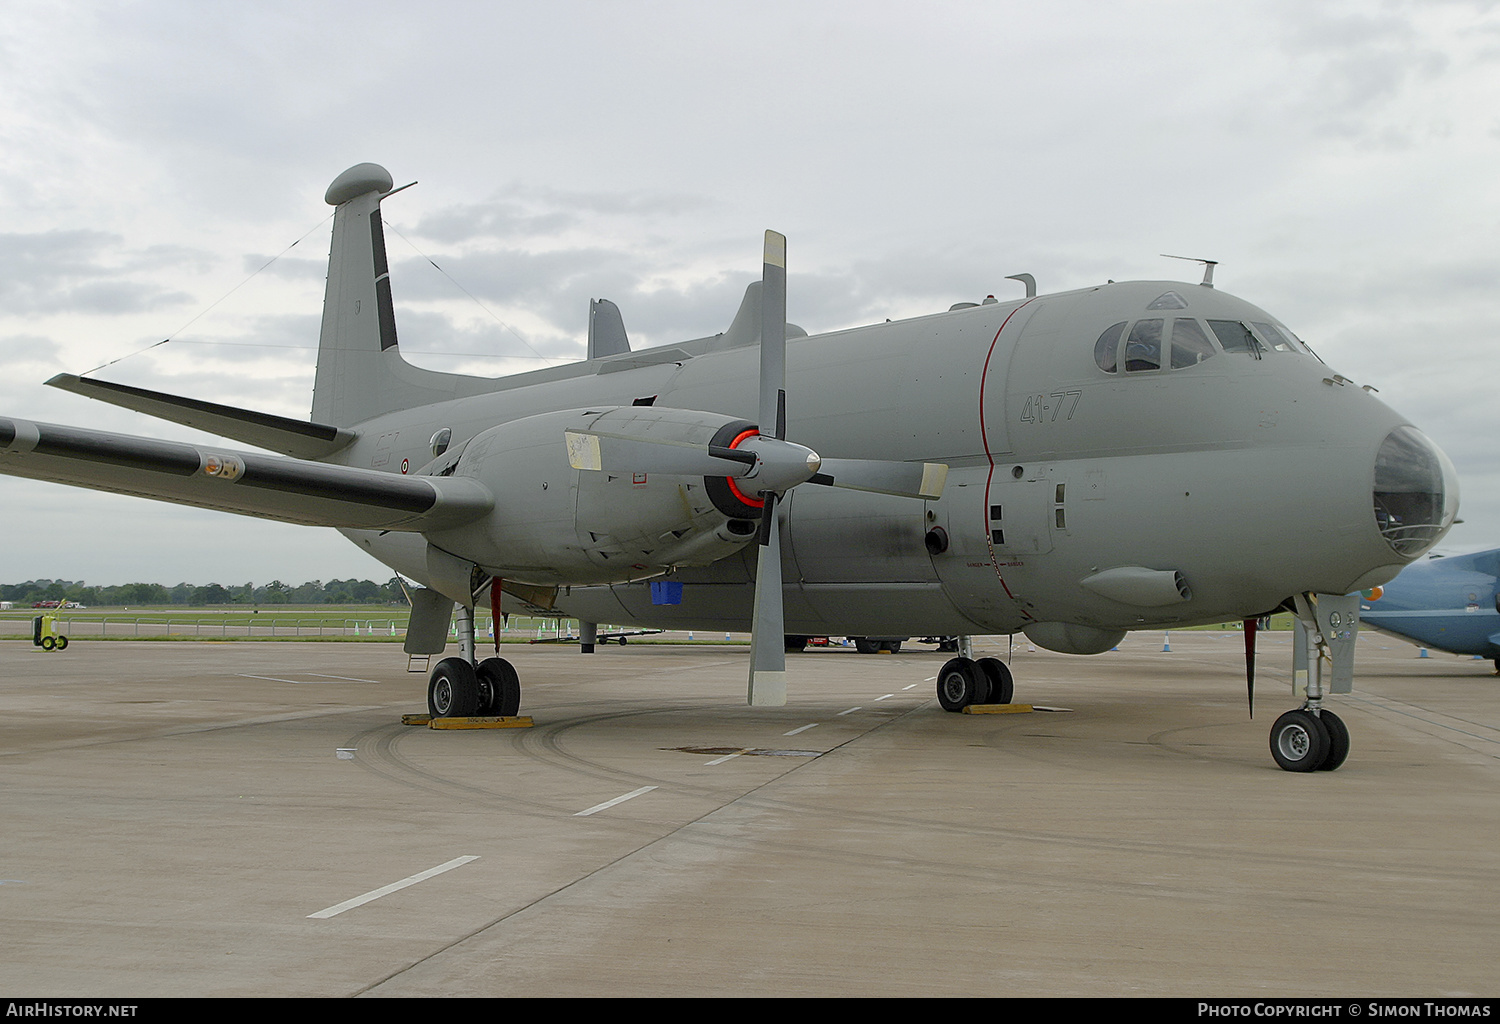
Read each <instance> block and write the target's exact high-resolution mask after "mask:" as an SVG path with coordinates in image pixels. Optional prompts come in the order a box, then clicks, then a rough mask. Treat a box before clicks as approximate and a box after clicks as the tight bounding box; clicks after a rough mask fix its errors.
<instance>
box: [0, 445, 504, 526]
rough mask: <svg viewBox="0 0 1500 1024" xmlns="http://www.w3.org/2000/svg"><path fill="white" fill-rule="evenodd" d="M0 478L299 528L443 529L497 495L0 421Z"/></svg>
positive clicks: (462, 482) (451, 481)
mask: <svg viewBox="0 0 1500 1024" xmlns="http://www.w3.org/2000/svg"><path fill="white" fill-rule="evenodd" d="M0 473H6V474H9V475H11V476H24V477H31V478H33V479H37V480H50V481H53V482H55V483H64V484H73V485H74V486H77V487H89V488H93V489H94V490H98V491H114V492H116V493H118V494H132V495H135V496H137V497H142V498H155V499H157V500H158V501H170V502H172V503H174V504H178V505H196V506H198V507H199V508H211V509H218V510H220V511H223V512H237V513H239V514H240V515H247V516H256V517H258V518H261V519H279V520H281V521H282V522H286V523H299V524H302V525H305V526H334V527H344V528H348V529H357V530H399V531H406V532H411V531H426V530H435V529H448V528H452V527H455V526H459V525H461V524H463V523H466V522H469V521H471V520H474V519H478V518H479V517H481V516H483V515H486V514H487V513H489V511H490V510H491V509H492V508H493V507H494V496H493V495H492V494H491V493H490V492H489V490H488V489H487V488H486V487H484V486H483V485H482V484H480V483H479V482H478V481H475V480H470V479H467V478H454V477H428V476H402V475H400V474H397V473H385V472H380V471H377V470H371V469H356V468H353V467H350V466H335V465H328V464H326V463H321V462H309V461H307V460H304V459H293V458H284V457H279V456H275V455H266V454H257V453H254V452H243V451H235V450H233V449H228V448H219V447H216V446H211V445H196V444H187V443H185V442H181V441H160V440H155V439H153V438H146V437H133V436H131V435H129V434H112V433H107V432H105V431H100V430H87V429H84V428H82V427H67V426H60V425H57V424H53V423H36V422H32V421H29V420H20V419H12V418H6V417H0Z"/></svg>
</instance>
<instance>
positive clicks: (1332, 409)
mask: <svg viewBox="0 0 1500 1024" xmlns="http://www.w3.org/2000/svg"><path fill="white" fill-rule="evenodd" d="M396 191H400V190H399V189H393V188H392V179H391V176H390V174H389V173H388V172H387V171H386V170H385V169H384V168H382V167H380V166H378V165H375V164H359V165H357V166H355V167H351V168H350V169H349V170H347V171H345V172H344V173H343V174H341V175H339V176H338V178H336V179H335V180H334V182H333V183H332V184H331V185H330V186H329V188H328V191H327V194H326V195H325V197H324V198H325V200H326V201H327V202H328V203H329V204H330V205H332V206H334V207H336V211H335V215H334V224H333V242H332V249H331V253H330V256H329V263H328V283H327V293H326V298H325V302H324V308H323V325H322V331H321V337H320V340H319V348H318V362H317V372H316V378H315V384H314V392H313V403H312V412H311V419H310V420H308V421H303V420H295V419H288V418H284V417H279V416H272V415H267V414H264V413H259V412H255V411H251V410H247V409H239V408H234V407H231V406H225V405H219V404H215V403H209V402H203V401H198V400H194V399H190V398H184V397H179V396H174V395H168V394H163V393H159V392H154V391H148V390H145V389H141V388H134V387H127V386H124V385H119V384H112V383H109V382H106V381H102V380H97V379H84V378H80V377H76V376H71V375H67V374H63V375H59V376H58V377H55V378H53V379H52V380H50V381H48V383H49V384H51V385H53V386H55V387H60V388H64V389H66V390H69V391H73V392H76V393H78V394H82V395H87V396H89V397H91V398H95V399H99V400H102V401H105V402H110V403H113V404H115V405H119V406H123V407H125V408H129V409H133V410H136V411H139V412H142V413H146V414H148V415H152V416H156V417H159V418H162V419H166V420H169V421H173V422H176V423H181V424H186V425H188V426H192V427H195V428H199V429H201V430H205V431H208V432H210V433H212V434H215V435H217V436H220V437H225V438H229V439H231V440H233V441H235V442H239V443H241V444H245V445H249V446H253V447H255V448H259V449H262V450H263V451H262V452H254V451H246V450H243V449H238V448H229V447H220V446H216V445H211V444H207V445H201V444H186V443H180V442H169V441H161V440H152V439H148V438H142V437H134V436H127V435H121V434H112V433H105V432H102V431H97V430H89V429H84V428H79V427H68V426H58V425H54V424H49V423H37V422H30V421H26V420H22V419H17V418H0V472H3V473H8V474H13V475H16V476H24V477H34V478H37V479H43V480H52V481H56V482H59V483H65V484H73V485H76V486H81V487H91V488H96V489H100V490H108V491H116V492H121V493H125V494H133V495H139V496H142V497H147V498H155V499H158V500H162V501H170V502H176V503H180V504H187V505H196V506H200V507H204V508H213V509H220V510H223V511H226V512H236V513H240V514H243V515H251V516H259V517H263V518H268V519H278V520H282V521H285V522H292V523H302V524H309V525H317V526H329V527H333V528H335V529H337V530H339V532H341V533H342V534H343V535H344V536H345V537H347V538H349V539H350V540H351V541H353V542H354V543H355V544H357V545H359V546H360V547H361V548H363V549H364V550H366V551H368V552H369V553H370V554H372V555H374V556H375V557H376V558H378V559H379V560H380V561H382V562H384V563H385V564H386V565H388V566H390V567H391V568H392V569H394V570H395V571H397V572H399V573H401V574H403V575H404V576H406V577H408V578H410V579H412V580H415V581H416V582H417V583H419V584H420V587H419V588H418V589H415V590H414V592H413V595H412V597H413V607H412V615H411V623H410V627H409V630H408V640H407V650H408V651H411V652H413V653H438V652H441V651H442V650H443V648H444V645H445V642H446V634H447V631H448V626H449V623H450V621H451V620H452V618H453V616H454V608H455V605H456V606H457V609H458V612H457V620H458V624H459V636H460V649H461V654H460V656H458V657H452V658H446V659H444V660H442V661H440V662H439V663H438V664H437V665H436V667H434V668H433V670H432V674H431V677H430V679H429V682H428V703H429V707H430V710H431V711H432V712H433V714H434V715H441V716H463V715H472V714H476V713H477V714H499V715H513V714H515V713H517V711H518V709H519V706H520V689H521V688H520V682H519V680H518V678H517V675H516V672H515V670H514V669H513V668H512V667H511V665H510V664H509V663H508V662H506V661H505V660H504V659H502V658H487V659H484V660H483V661H479V660H478V659H477V656H476V654H475V644H474V607H475V604H476V602H479V601H482V600H484V598H485V597H486V596H487V597H488V598H489V600H490V603H491V607H492V609H494V610H495V611H496V612H497V613H498V612H500V611H506V612H509V611H527V612H530V613H539V614H546V615H565V616H569V617H576V618H578V619H579V620H580V621H581V623H582V627H581V630H582V633H583V640H584V641H585V644H586V645H587V644H588V643H591V642H592V640H593V639H594V630H595V626H594V625H593V624H595V623H599V622H614V623H621V624H630V625H636V626H642V627H648V626H649V627H663V628H674V629H701V630H719V629H725V630H742V629H744V628H745V626H746V625H747V624H749V625H750V626H751V630H752V642H751V654H750V670H749V701H750V703H752V704H781V703H783V702H784V701H785V699H786V663H785V649H784V640H785V637H786V636H787V635H793V636H795V635H823V634H841V635H863V636H871V635H911V634H916V635H924V634H925V635H933V636H953V635H958V636H962V637H967V636H968V635H971V634H1015V633H1017V632H1023V633H1025V635H1026V636H1027V637H1028V638H1029V639H1030V640H1031V641H1032V642H1034V643H1036V644H1038V645H1040V646H1042V647H1046V648H1049V649H1051V650H1054V651H1062V652H1066V653H1070V654H1095V653H1099V652H1102V651H1107V650H1109V649H1110V648H1112V647H1114V646H1115V645H1116V644H1117V643H1118V642H1119V641H1120V640H1121V639H1122V638H1123V637H1124V635H1125V633H1126V631H1128V630H1132V629H1161V628H1170V627H1174V626H1185V625H1191V624H1195V623H1209V622H1219V621H1223V620H1225V619H1231V618H1239V619H1246V620H1249V621H1250V622H1251V623H1253V621H1254V620H1255V619H1256V618H1258V617H1260V616H1263V615H1266V614H1268V613H1269V612H1271V611H1274V610H1276V609H1278V608H1282V607H1287V608H1290V609H1291V610H1293V611H1294V612H1296V614H1297V615H1298V617H1299V620H1300V622H1301V623H1302V624H1303V627H1304V628H1305V630H1306V633H1307V637H1308V638H1309V639H1310V641H1311V643H1312V645H1313V646H1312V648H1310V650H1314V651H1315V652H1317V653H1318V654H1319V655H1321V656H1319V657H1316V658H1313V659H1311V660H1310V661H1309V665H1311V666H1312V668H1313V671H1312V672H1311V675H1310V676H1309V679H1308V685H1307V699H1306V701H1305V702H1304V703H1303V704H1302V706H1301V707H1299V708H1297V709H1295V710H1293V711H1289V712H1287V713H1286V714H1284V715H1282V716H1281V718H1279V719H1278V720H1277V723H1276V725H1275V726H1273V728H1272V734H1271V750H1272V754H1273V756H1274V757H1275V759H1276V761H1277V763H1278V764H1280V765H1281V766H1282V767H1283V768H1287V769H1288V770H1294V771H1312V770H1317V769H1325V770H1326V769H1330V768H1334V767H1337V766H1338V764H1340V763H1341V762H1342V761H1343V759H1344V756H1345V755H1346V754H1347V753H1348V747H1349V739H1348V731H1347V729H1345V728H1344V726H1343V724H1342V723H1341V722H1340V721H1339V720H1338V717H1337V716H1336V715H1334V714H1333V712H1332V711H1330V710H1328V709H1327V708H1325V707H1324V706H1323V698H1324V693H1325V689H1324V687H1323V685H1322V683H1321V666H1322V665H1323V663H1324V662H1325V661H1328V660H1329V659H1328V658H1327V657H1326V655H1327V652H1328V642H1326V641H1325V639H1324V634H1325V633H1332V634H1334V635H1337V634H1338V624H1339V623H1340V622H1341V621H1346V620H1344V619H1342V618H1341V617H1340V614H1339V613H1338V612H1337V611H1333V612H1330V610H1331V609H1336V608H1339V607H1342V606H1341V605H1339V602H1340V601H1345V599H1344V598H1342V597H1339V596H1338V595H1348V594H1351V593H1352V592H1354V591H1359V590H1361V589H1365V588H1368V587H1372V586H1375V585H1377V584H1380V583H1384V582H1386V581H1388V580H1390V579H1392V578H1393V577H1394V576H1395V575H1396V574H1397V573H1398V572H1399V571H1400V570H1401V568H1402V567H1403V566H1405V565H1406V564H1407V563H1409V562H1411V561H1412V560H1413V559H1415V558H1417V557H1419V556H1420V555H1421V554H1422V553H1424V552H1425V551H1427V550H1428V549H1429V548H1430V547H1431V546H1432V545H1433V544H1435V543H1436V542H1437V541H1438V540H1439V538H1441V537H1442V536H1443V535H1444V533H1445V532H1446V531H1447V530H1448V528H1449V526H1450V525H1451V524H1452V522H1453V517H1454V514H1455V512H1456V508H1457V501H1458V488H1457V483H1456V480H1455V477H1454V473H1453V468H1452V465H1451V464H1450V463H1449V461H1448V459H1447V458H1446V456H1444V455H1443V453H1442V452H1441V451H1440V450H1439V449H1438V448H1437V447H1436V446H1435V445H1434V444H1432V442H1430V441H1429V440H1428V439H1427V438H1426V437H1424V436H1423V435H1422V433H1421V432H1420V431H1418V430H1417V429H1416V428H1415V427H1414V426H1413V425H1411V424H1410V423H1409V422H1408V421H1407V420H1406V419H1404V418H1403V417H1402V416H1401V415H1400V414H1399V413H1397V412H1395V411H1393V410H1392V409H1390V408H1388V407H1387V406H1386V405H1385V404H1383V403H1382V402H1381V401H1380V400H1379V399H1377V398H1376V397H1375V396H1374V395H1373V394H1371V393H1370V392H1369V390H1368V389H1362V388H1360V387H1357V386H1354V385H1353V384H1352V383H1351V382H1350V381H1349V380H1348V379H1347V378H1345V377H1342V376H1340V375H1339V374H1336V373H1334V372H1333V371H1331V370H1330V369H1329V368H1328V367H1327V366H1326V365H1324V363H1323V362H1322V361H1321V360H1320V359H1319V358H1318V357H1317V356H1316V355H1315V354H1313V353H1312V352H1311V351H1310V350H1309V349H1308V348H1307V347H1306V346H1305V345H1304V344H1303V343H1302V342H1301V341H1300V340H1298V338H1297V337H1296V336H1295V335H1294V334H1293V333H1292V332H1291V331H1290V330H1288V329H1287V328H1286V327H1285V326H1283V325H1282V324H1281V323H1279V322H1278V321H1277V320H1276V318H1274V317H1272V316H1270V315H1269V314H1267V313H1265V312H1264V311H1262V310H1261V309H1259V308H1257V307H1256V306H1253V305H1251V304H1250V303H1248V302H1245V301H1243V300H1241V299H1237V298H1235V297H1233V296H1231V295H1227V294H1225V293H1224V292H1222V291H1219V290H1217V289H1215V288H1213V286H1212V278H1211V276H1207V275H1206V276H1205V279H1204V281H1203V283H1202V285H1188V284H1182V283H1177V282H1170V281H1135V282H1125V283H1118V284H1116V283H1109V284H1106V285H1099V286H1095V287H1089V288H1082V289H1078V290H1075V291H1070V292H1063V293H1060V294H1055V295H1040V296H1039V295H1036V294H1035V287H1034V284H1033V283H1032V282H1031V281H1030V279H1029V278H1028V277H1027V276H1026V275H1018V279H1019V280H1022V281H1023V283H1025V284H1026V285H1027V289H1026V290H1027V293H1028V294H1027V296H1026V297H1025V298H1024V299H1021V300H1018V301H1008V302H992V301H988V300H987V301H986V302H985V303H981V304H977V305H976V304H972V303H961V304H959V305H957V306H955V307H953V308H952V309H950V310H948V311H946V312H941V313H937V314H934V315H931V316H923V317H918V318H915V319H911V320H904V321H900V322H895V323H889V322H888V323H883V324H876V325H873V326H869V327H861V328H856V329H852V330H843V331H836V332H833V333H829V334H823V335H819V336H816V337H808V336H807V334H806V332H805V331H803V330H801V329H800V328H798V327H796V326H794V325H792V324H789V323H787V322H786V246H785V243H786V240H785V238H783V237H782V236H781V235H778V234H776V233H775V232H767V233H766V244H765V251H764V262H763V269H762V278H761V280H760V281H758V282H754V283H752V284H751V285H750V287H749V288H748V289H747V291H746V294H745V298H744V301H743V303H742V304H741V306H740V309H739V311H738V313H737V314H736V315H735V317H734V320H733V322H732V323H731V324H730V326H729V328H728V329H727V330H726V331H724V332H723V333H721V334H716V335H714V336H712V337H707V338H698V339H696V340H692V341H685V342H682V343H680V344H677V345H668V346H663V347H657V348H650V349H644V350H640V351H633V350H631V349H630V346H629V340H628V336H627V334H626V331H625V327H624V323H623V320H622V318H621V316H620V313H619V310H618V309H617V308H616V307H615V306H614V305H613V304H612V303H609V302H606V301H602V300H600V301H596V302H594V303H592V304H591V308H590V323H589V339H588V355H587V358H586V359H585V360H583V361H582V362H579V363H575V364H572V365H566V366H555V367H550V368H546V369H540V370H535V371H531V372H527V373H521V374H516V375H514V376H509V377H504V378H498V379H491V378H484V377H474V376H466V375H461V374H452V373H439V372H434V371H431V370H426V369H420V368H417V367H414V366H412V365H411V364H409V363H407V362H406V361H405V360H404V359H403V358H402V356H401V352H400V348H399V346H398V344H397V336H396V322H395V315H394V311H393V306H392V301H391V281H390V275H389V272H388V267H387V261H386V251H385V241H384V230H383V227H382V221H381V216H380V205H381V202H382V200H383V199H385V198H387V197H389V196H390V195H393V194H394V193H395V192H396ZM1211 273H1212V265H1211V264H1210V265H1209V275H1211ZM265 451H269V452H274V453H278V454H276V455H270V454H265V453H264V452H265ZM1351 610H1352V611H1354V612H1355V613H1357V608H1354V609H1351ZM1330 615H1331V616H1332V617H1331V618H1330ZM1330 624H1331V626H1330ZM1247 633H1248V636H1250V637H1252V638H1253V631H1247ZM585 649H587V646H586V648H585ZM970 652H971V648H970V647H969V646H968V645H967V644H964V645H963V647H962V648H961V652H960V656H959V657H957V658H954V659H952V660H951V661H949V662H948V663H947V664H945V665H944V666H943V668H942V670H941V672H940V673H939V676H938V682H937V695H938V698H939V701H940V703H941V704H942V706H943V707H944V708H945V709H946V710H949V711H958V710H962V709H963V708H964V707H965V706H967V705H970V704H976V703H986V702H995V703H1005V702H1008V701H1009V700H1010V699H1011V695H1012V692H1013V682H1012V679H1011V675H1010V671H1009V669H1008V667H1007V666H1006V665H1005V663H1004V662H1001V661H1000V660H998V659H994V658H984V659H980V660H978V661H975V660H974V659H973V658H972V657H971V656H970ZM1253 666H1254V660H1253V643H1247V684H1248V685H1249V687H1250V689H1251V699H1252V701H1253V685H1254V668H1253ZM1335 682H1337V680H1335ZM1335 689H1337V686H1335ZM1252 709H1253V703H1252Z"/></svg>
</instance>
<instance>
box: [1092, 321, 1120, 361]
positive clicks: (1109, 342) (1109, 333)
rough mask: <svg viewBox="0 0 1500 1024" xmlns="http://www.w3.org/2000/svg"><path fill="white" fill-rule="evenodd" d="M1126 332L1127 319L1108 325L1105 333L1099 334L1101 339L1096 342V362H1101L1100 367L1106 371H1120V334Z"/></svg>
mask: <svg viewBox="0 0 1500 1024" xmlns="http://www.w3.org/2000/svg"><path fill="white" fill-rule="evenodd" d="M1124 333H1125V321H1123V320H1121V321H1120V322H1119V323H1117V324H1114V325H1113V326H1110V327H1106V328H1105V329H1104V333H1103V334H1101V335H1099V340H1098V341H1096V342H1094V362H1096V363H1098V364H1099V369H1101V370H1103V371H1104V372H1105V373H1118V372H1119V371H1120V366H1119V362H1118V359H1119V351H1120V335H1121V334H1124Z"/></svg>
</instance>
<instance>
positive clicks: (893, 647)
mask: <svg viewBox="0 0 1500 1024" xmlns="http://www.w3.org/2000/svg"><path fill="white" fill-rule="evenodd" d="M880 649H881V650H883V651H890V652H891V653H892V654H900V653H901V641H900V640H886V641H883V642H882V643H881V645H880Z"/></svg>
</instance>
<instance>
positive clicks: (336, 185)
mask: <svg viewBox="0 0 1500 1024" xmlns="http://www.w3.org/2000/svg"><path fill="white" fill-rule="evenodd" d="M393 184H395V180H394V179H393V178H392V177H391V172H390V171H388V170H386V169H385V168H384V167H381V166H380V165H379V164H355V165H354V166H353V167H351V168H349V169H348V170H347V171H345V172H344V173H343V174H340V175H339V176H338V177H337V178H334V179H333V184H331V185H329V186H328V191H327V192H325V193H323V201H324V202H325V203H327V204H328V205H329V206H342V205H344V204H345V203H347V202H348V201H349V200H351V199H357V198H358V197H360V196H362V195H364V194H365V193H366V192H389V191H390V190H391V186H392V185H393Z"/></svg>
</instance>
